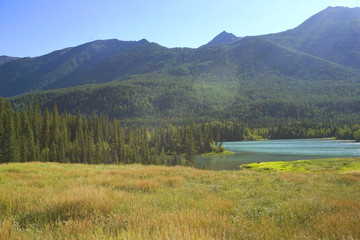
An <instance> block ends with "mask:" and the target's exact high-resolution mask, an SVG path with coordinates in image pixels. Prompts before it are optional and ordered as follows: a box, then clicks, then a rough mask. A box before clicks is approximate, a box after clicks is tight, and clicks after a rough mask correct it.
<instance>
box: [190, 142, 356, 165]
mask: <svg viewBox="0 0 360 240" xmlns="http://www.w3.org/2000/svg"><path fill="white" fill-rule="evenodd" d="M223 146H224V147H225V149H226V150H227V151H232V152H234V154H233V155H220V156H218V155H215V156H197V158H196V162H195V167H196V168H200V169H201V168H205V169H213V170H239V166H240V165H242V164H247V163H254V162H274V161H294V160H306V159H324V158H339V157H360V143H359V142H355V141H349V140H331V139H285V140H264V141H242V142H224V143H223Z"/></svg>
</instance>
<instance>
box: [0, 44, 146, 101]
mask: <svg viewBox="0 0 360 240" xmlns="http://www.w3.org/2000/svg"><path fill="white" fill-rule="evenodd" d="M149 44H150V43H149V42H148V41H146V40H141V41H137V42H136V41H119V40H115V39H113V40H98V41H94V42H90V43H86V44H83V45H80V46H77V47H72V48H66V49H63V50H59V51H55V52H52V53H49V54H47V55H44V56H41V57H36V58H21V59H19V60H18V61H16V62H10V63H8V64H6V65H0V76H1V78H2V81H1V82H0V89H1V90H0V95H2V96H11V95H17V94H21V93H24V92H29V91H38V90H45V89H50V88H59V87H69V86H77V85H82V84H87V83H96V82H102V81H106V80H107V79H108V77H107V74H109V73H108V72H106V71H105V69H104V71H102V72H101V75H102V76H101V80H99V79H94V77H93V76H92V75H87V74H85V73H87V72H89V73H90V74H91V73H92V69H93V68H94V67H98V66H102V64H103V62H104V61H108V60H109V61H110V62H111V57H112V56H113V55H116V54H121V53H123V52H125V51H129V49H134V48H141V47H142V46H146V45H149ZM113 67H114V69H117V68H118V66H113ZM123 67H124V66H123ZM84 78H86V79H85V80H84ZM111 80H114V79H111ZM108 81H109V80H108Z"/></svg>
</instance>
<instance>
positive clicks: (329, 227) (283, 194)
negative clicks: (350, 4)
mask: <svg viewBox="0 0 360 240" xmlns="http://www.w3.org/2000/svg"><path fill="white" fill-rule="evenodd" d="M315 161H316V160H314V161H313V162H312V163H311V165H312V168H310V169H307V170H306V171H305V170H303V171H300V170H299V169H297V170H296V168H295V167H293V168H288V170H287V171H277V170H276V169H275V167H273V168H269V167H267V168H266V169H265V170H264V169H263V170H262V171H258V170H257V169H255V168H254V167H249V168H247V169H244V170H241V171H208V170H197V169H193V168H186V167H161V166H141V165H126V166H114V165H75V164H74V165H70V164H55V163H25V164H20V163H12V164H2V165H0V239H4V240H5V239H6V240H8V239H206V240H208V239H360V191H359V190H360V167H359V163H360V159H359V158H354V159H337V160H322V161H320V162H319V166H320V167H319V168H316V167H314V166H316V162H315ZM324 161H325V164H326V161H328V164H329V165H331V166H335V167H332V168H330V169H328V168H324V167H323V165H324ZM320 163H321V164H320ZM294 164H295V165H296V162H294ZM300 165H301V167H303V165H304V164H300ZM336 166H338V167H336ZM344 166H350V167H348V168H346V167H344ZM253 168H254V169H253Z"/></svg>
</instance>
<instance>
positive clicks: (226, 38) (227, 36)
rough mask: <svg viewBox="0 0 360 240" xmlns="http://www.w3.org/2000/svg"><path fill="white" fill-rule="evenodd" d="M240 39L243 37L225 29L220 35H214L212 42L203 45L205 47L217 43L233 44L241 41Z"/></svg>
mask: <svg viewBox="0 0 360 240" xmlns="http://www.w3.org/2000/svg"><path fill="white" fill-rule="evenodd" d="M240 39H241V37H236V36H235V35H234V34H232V33H227V32H225V31H223V32H221V33H220V34H219V35H217V36H216V37H214V38H213V39H212V40H211V41H210V42H208V43H207V44H205V45H203V47H205V46H216V45H228V44H232V43H234V42H236V41H239V40H240Z"/></svg>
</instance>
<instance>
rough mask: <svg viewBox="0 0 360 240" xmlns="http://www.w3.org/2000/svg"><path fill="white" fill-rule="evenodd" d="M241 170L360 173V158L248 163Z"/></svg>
mask: <svg viewBox="0 0 360 240" xmlns="http://www.w3.org/2000/svg"><path fill="white" fill-rule="evenodd" d="M240 169H249V170H254V171H260V172H269V171H270V172H271V171H275V172H326V171H331V172H351V171H355V172H360V158H353V157H351V158H329V159H313V160H297V161H279V162H260V163H248V164H244V165H241V166H240Z"/></svg>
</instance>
